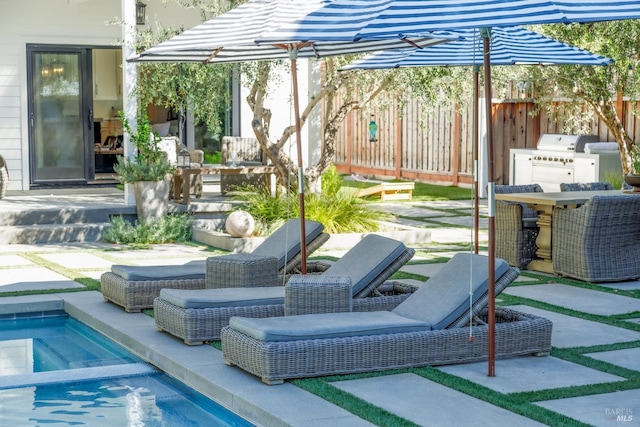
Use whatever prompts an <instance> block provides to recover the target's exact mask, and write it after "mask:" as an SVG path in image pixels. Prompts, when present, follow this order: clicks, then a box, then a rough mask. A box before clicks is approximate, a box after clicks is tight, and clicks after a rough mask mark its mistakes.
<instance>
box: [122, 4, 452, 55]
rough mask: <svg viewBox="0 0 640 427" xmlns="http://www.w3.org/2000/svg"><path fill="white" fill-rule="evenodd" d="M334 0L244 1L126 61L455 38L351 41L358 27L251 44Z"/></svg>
mask: <svg viewBox="0 0 640 427" xmlns="http://www.w3.org/2000/svg"><path fill="white" fill-rule="evenodd" d="M333 1H335V0H250V1H248V2H246V3H244V4H242V5H241V6H239V7H236V8H234V9H232V10H230V11H229V12H226V13H224V14H221V15H219V16H217V17H215V18H213V19H210V20H209V21H207V22H204V23H202V24H200V25H197V26H195V27H193V28H191V29H189V30H187V31H184V32H183V33H181V34H179V35H177V36H175V37H172V38H171V39H169V40H167V41H165V42H162V43H160V44H158V45H157V46H155V47H152V48H150V49H148V50H146V51H144V52H142V53H140V54H138V55H136V56H135V57H134V58H130V59H131V60H134V61H141V62H142V61H161V62H202V63H219V62H242V61H258V60H271V59H285V58H289V57H290V54H289V52H288V51H289V50H291V49H297V56H296V57H298V58H309V57H316V58H319V57H325V56H332V55H344V54H351V53H361V52H372V51H375V50H383V49H394V48H399V47H410V46H414V47H415V46H430V45H433V44H437V43H442V42H444V41H448V40H452V39H457V38H458V37H457V36H456V35H455V34H452V33H450V32H446V31H445V32H438V33H437V34H431V33H430V32H424V33H423V34H421V35H419V36H416V37H411V38H407V39H402V40H400V39H398V38H393V39H375V40H374V39H371V40H366V41H365V40H363V41H360V42H358V43H353V40H354V38H355V36H356V34H357V31H359V30H360V29H361V25H358V26H355V27H353V28H352V29H349V28H346V27H345V28H341V29H340V31H339V32H340V34H341V37H339V38H335V37H333V33H332V32H331V31H330V28H328V27H326V26H323V29H324V30H326V31H321V32H318V33H317V36H318V38H317V39H315V38H308V37H305V38H304V39H287V40H276V41H272V42H269V43H260V44H258V43H256V41H257V40H260V39H261V38H262V36H263V34H265V33H268V32H271V31H273V30H275V29H277V28H279V27H280V26H283V25H286V24H289V23H291V22H294V21H295V20H296V19H300V18H302V17H304V16H306V15H307V14H309V13H311V12H313V11H317V10H319V9H321V8H322V7H324V6H327V5H329V4H331V3H332V2H333Z"/></svg>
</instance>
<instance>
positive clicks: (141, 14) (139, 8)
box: [136, 1, 147, 25]
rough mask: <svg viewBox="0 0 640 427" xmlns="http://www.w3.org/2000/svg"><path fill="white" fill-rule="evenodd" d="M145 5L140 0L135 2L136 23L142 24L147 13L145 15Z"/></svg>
mask: <svg viewBox="0 0 640 427" xmlns="http://www.w3.org/2000/svg"><path fill="white" fill-rule="evenodd" d="M146 10H147V5H146V4H144V3H142V2H141V1H138V2H136V25H144V24H145V21H146V18H147V15H146Z"/></svg>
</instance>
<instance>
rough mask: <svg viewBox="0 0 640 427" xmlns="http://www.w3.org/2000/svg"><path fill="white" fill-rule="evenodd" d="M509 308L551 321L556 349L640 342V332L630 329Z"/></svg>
mask: <svg viewBox="0 0 640 427" xmlns="http://www.w3.org/2000/svg"><path fill="white" fill-rule="evenodd" d="M509 308H512V309H514V310H516V311H521V312H524V313H529V314H533V315H535V316H540V317H544V318H546V319H549V320H550V321H551V323H553V329H552V331H551V345H552V346H554V347H563V348H564V347H583V346H593V345H606V344H615V343H617V342H628V341H635V340H640V332H634V331H630V330H628V329H622V328H617V327H615V326H610V325H605V324H603V323H599V322H593V321H591V320H585V319H580V318H577V317H573V316H567V315H566V314H560V313H556V312H553V311H547V310H541V309H539V308H534V307H530V306H526V305H515V306H510V307H509Z"/></svg>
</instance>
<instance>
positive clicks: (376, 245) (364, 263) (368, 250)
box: [323, 234, 407, 296]
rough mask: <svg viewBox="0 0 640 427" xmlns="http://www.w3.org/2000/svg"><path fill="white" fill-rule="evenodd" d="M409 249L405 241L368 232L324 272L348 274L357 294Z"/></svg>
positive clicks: (337, 274)
mask: <svg viewBox="0 0 640 427" xmlns="http://www.w3.org/2000/svg"><path fill="white" fill-rule="evenodd" d="M406 250H407V247H406V246H405V245H404V243H402V242H399V241H397V240H394V239H389V238H388V237H383V236H379V235H377V234H367V235H366V236H365V237H364V238H363V239H362V240H361V241H360V242H358V244H357V245H355V246H354V247H353V248H351V250H349V251H348V252H347V253H346V254H344V256H343V257H342V258H340V259H339V260H338V261H336V262H335V263H334V264H333V265H332V266H331V267H329V268H328V269H327V271H325V272H324V273H323V274H326V275H329V276H348V277H350V278H351V283H352V284H353V288H352V295H353V296H356V295H358V294H359V293H360V292H362V290H363V289H364V288H366V287H367V286H368V285H369V284H370V283H371V282H372V281H373V279H375V278H376V277H378V276H379V275H380V274H381V273H382V272H383V271H385V270H386V269H387V268H389V266H390V265H391V264H392V263H393V262H394V261H395V260H396V259H398V257H399V256H400V255H402V254H403V253H404V252H405V251H406Z"/></svg>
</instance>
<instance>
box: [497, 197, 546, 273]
mask: <svg viewBox="0 0 640 427" xmlns="http://www.w3.org/2000/svg"><path fill="white" fill-rule="evenodd" d="M504 193H542V187H540V186H539V185H538V184H531V185H496V194H504ZM495 217H496V256H497V257H498V258H502V259H504V260H506V261H507V262H508V263H509V265H511V266H513V267H518V268H522V267H524V266H526V265H527V264H528V263H529V262H531V261H532V260H533V259H534V258H535V254H536V250H537V249H538V247H537V246H536V238H537V237H538V233H539V232H540V228H539V227H538V226H537V225H536V221H537V220H538V213H537V212H536V211H535V210H533V209H531V208H530V207H528V206H527V205H525V204H521V203H514V202H504V201H501V200H498V201H496V215H495Z"/></svg>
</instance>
